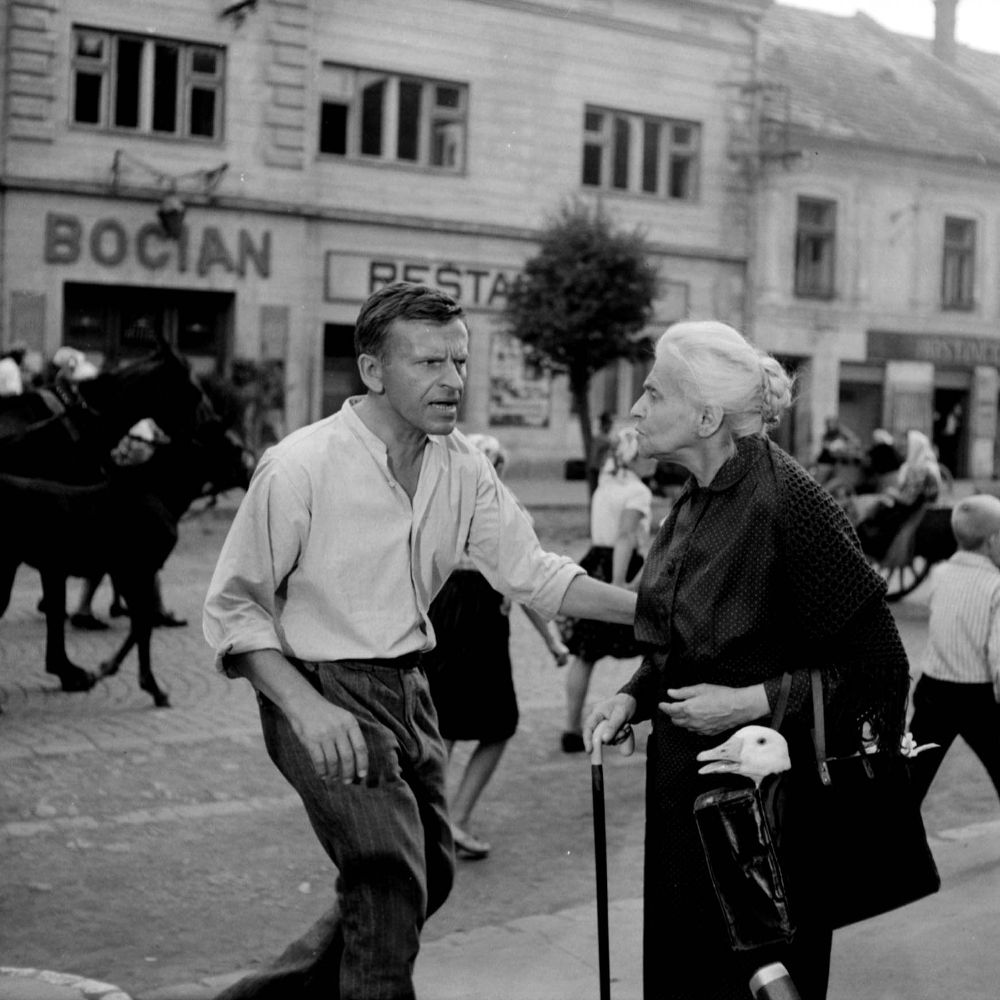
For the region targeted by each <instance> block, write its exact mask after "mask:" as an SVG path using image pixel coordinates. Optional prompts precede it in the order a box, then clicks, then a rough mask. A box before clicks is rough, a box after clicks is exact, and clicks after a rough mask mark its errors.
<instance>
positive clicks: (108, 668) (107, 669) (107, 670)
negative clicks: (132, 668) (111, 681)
mask: <svg viewBox="0 0 1000 1000" xmlns="http://www.w3.org/2000/svg"><path fill="white" fill-rule="evenodd" d="M117 673H118V667H117V666H116V665H115V664H114V662H113V661H112V660H105V661H104V662H103V663H102V664H101V668H100V673H99V676H100V677H113V676H114V675H115V674H117Z"/></svg>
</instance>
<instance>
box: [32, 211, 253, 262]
mask: <svg viewBox="0 0 1000 1000" xmlns="http://www.w3.org/2000/svg"><path fill="white" fill-rule="evenodd" d="M87 256H89V258H90V259H91V260H93V261H94V262H95V263H97V264H100V265H102V266H103V267H121V266H122V265H123V264H126V262H127V261H129V260H130V259H134V260H135V262H136V263H137V264H138V265H139V266H140V267H141V268H143V269H144V270H147V271H160V270H162V269H163V268H165V267H170V266H173V267H174V268H175V269H176V270H177V271H178V272H179V273H181V274H184V273H186V272H188V271H191V270H193V271H194V273H195V274H197V275H198V276H199V277H204V276H205V275H207V274H209V273H210V272H211V271H212V270H221V271H225V272H227V273H228V274H235V275H238V276H239V277H241V278H242V277H244V276H245V275H246V274H247V272H248V270H249V268H250V265H252V266H253V269H254V271H256V273H257V276H258V277H260V278H269V277H270V276H271V233H270V231H269V230H265V231H264V232H263V233H261V234H260V237H259V239H258V240H256V241H254V239H253V237H252V236H251V235H250V233H248V232H247V230H245V229H239V230H238V231H237V233H236V240H235V246H234V245H233V244H232V243H231V242H227V241H226V237H225V236H224V235H223V233H222V231H221V230H220V229H219V228H218V227H216V226H205V227H204V228H203V229H202V230H201V231H200V232H193V231H192V230H191V229H189V228H188V227H187V226H184V227H182V229H181V232H180V236H179V238H178V239H176V240H174V239H170V238H169V237H168V236H167V234H166V233H165V232H164V231H163V227H162V226H160V224H159V223H158V222H146V223H144V224H143V225H141V226H139V227H138V228H137V229H135V231H134V232H130V231H129V229H128V227H127V226H126V225H125V223H124V222H121V221H120V220H119V219H115V218H106V219H98V220H97V221H96V222H95V223H94V224H93V225H92V226H90V228H89V230H88V229H87V228H86V226H85V225H84V223H83V222H82V220H81V219H80V218H79V217H78V216H76V215H67V214H63V213H57V212H49V213H47V214H46V216H45V250H44V257H45V263H46V264H76V263H77V262H78V261H80V260H81V259H84V258H86V257H87Z"/></svg>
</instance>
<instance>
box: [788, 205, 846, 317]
mask: <svg viewBox="0 0 1000 1000" xmlns="http://www.w3.org/2000/svg"><path fill="white" fill-rule="evenodd" d="M836 236H837V203H836V202H834V201H821V200H819V199H818V198H799V209H798V222H797V227H796V232H795V294H796V295H798V296H801V297H802V298H814V299H829V298H833V294H834V286H833V258H834V252H835V250H836Z"/></svg>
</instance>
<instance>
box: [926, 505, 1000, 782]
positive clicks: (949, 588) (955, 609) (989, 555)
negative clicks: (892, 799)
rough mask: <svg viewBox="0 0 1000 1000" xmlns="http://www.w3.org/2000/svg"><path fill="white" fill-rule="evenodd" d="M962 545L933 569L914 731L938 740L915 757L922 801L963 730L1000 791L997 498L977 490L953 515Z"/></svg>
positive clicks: (999, 536)
mask: <svg viewBox="0 0 1000 1000" xmlns="http://www.w3.org/2000/svg"><path fill="white" fill-rule="evenodd" d="M951 527H952V530H953V531H954V533H955V539H956V541H957V542H958V551H957V552H956V553H955V554H954V555H953V556H952V557H951V558H950V559H949V560H948V561H947V562H946V563H944V564H943V565H942V566H940V567H938V569H937V570H936V572H935V578H934V590H933V592H932V593H931V600H930V608H931V616H930V624H929V627H928V641H927V649H926V651H925V653H924V660H923V671H922V675H921V677H920V680H919V681H917V686H916V688H915V689H914V692H913V719H912V721H911V722H910V731H911V732H912V734H913V738H914V740H915V741H916V743H917V744H918V745H919V744H921V743H937V744H939V745H940V750H938V749H934V750H928V751H927V752H925V753H922V754H921V755H920V756H919V757H918V758H916V759H915V760H914V762H913V765H914V766H913V772H912V773H913V785H914V791H915V792H916V794H917V796H918V798H919V799H920V800H921V801H922V800H923V798H924V796H925V795H926V794H927V789H928V788H929V787H930V784H931V782H932V781H933V780H934V775H935V774H936V773H937V769H938V767H940V765H941V761H942V760H943V759H944V755H945V754H946V753H947V752H948V748H949V747H950V746H951V744H952V743H953V742H954V741H955V737H956V736H961V737H962V738H963V739H964V740H965V742H966V743H968V745H969V747H970V748H971V749H972V751H973V753H975V755H976V756H977V757H978V758H979V759H980V760H981V761H982V762H983V766H984V767H985V768H986V770H987V772H988V773H989V776H990V779H991V780H992V782H993V786H994V788H996V790H997V794H998V795H1000V704H998V702H1000V499H998V498H997V497H994V496H990V495H988V494H976V495H975V496H971V497H966V498H965V499H963V500H960V501H959V502H958V503H957V504H956V505H955V508H954V510H953V511H952V515H951Z"/></svg>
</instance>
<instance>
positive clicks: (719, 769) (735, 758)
mask: <svg viewBox="0 0 1000 1000" xmlns="http://www.w3.org/2000/svg"><path fill="white" fill-rule="evenodd" d="M742 755H743V737H742V736H730V737H729V739H728V740H726V742H725V743H723V744H721V745H720V746H717V747H713V748H712V749H711V750H702V752H701V753H700V754H698V756H697V758H696V760H706V761H709V762H710V763H708V764H706V765H705V766H704V767H699V768H698V773H699V774H728V773H731V772H732V771H736V770H738V769H739V766H740V760H741V758H742Z"/></svg>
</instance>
